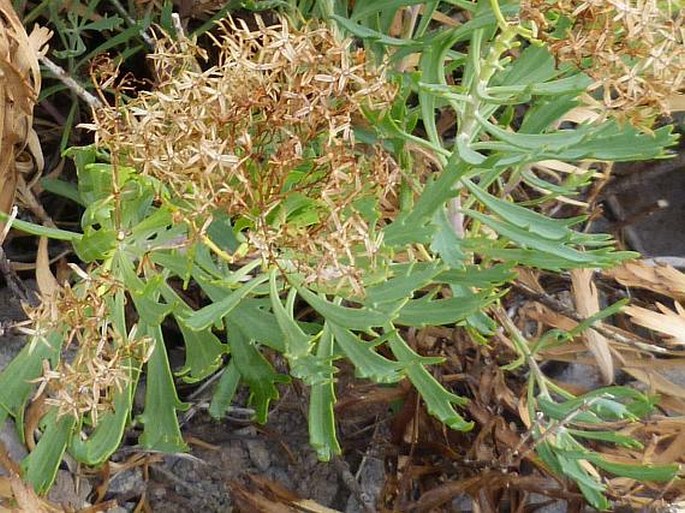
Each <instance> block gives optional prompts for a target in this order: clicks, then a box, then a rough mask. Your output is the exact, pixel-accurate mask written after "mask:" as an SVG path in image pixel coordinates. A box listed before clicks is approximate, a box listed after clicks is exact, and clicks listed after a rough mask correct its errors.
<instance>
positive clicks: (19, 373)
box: [0, 330, 64, 417]
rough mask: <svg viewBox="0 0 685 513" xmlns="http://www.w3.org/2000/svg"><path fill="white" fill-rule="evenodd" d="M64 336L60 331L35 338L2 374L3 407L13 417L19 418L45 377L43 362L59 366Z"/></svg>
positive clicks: (0, 402) (0, 394)
mask: <svg viewBox="0 0 685 513" xmlns="http://www.w3.org/2000/svg"><path fill="white" fill-rule="evenodd" d="M63 340H64V334H63V333H61V332H60V331H58V330H55V331H51V332H49V333H47V335H46V336H45V338H44V339H42V338H38V337H32V338H31V340H30V342H29V344H27V345H26V346H24V347H23V348H22V350H21V351H20V352H19V354H18V355H17V356H15V357H14V359H12V361H11V362H10V363H9V365H7V367H5V369H4V370H3V371H2V372H0V406H2V408H3V409H4V410H5V411H7V412H8V413H9V414H10V415H12V416H14V417H16V416H18V415H20V411H22V410H23V408H24V405H25V404H26V402H27V401H28V399H29V397H30V396H31V394H32V392H33V390H34V389H35V387H36V384H35V380H36V379H37V378H39V377H40V376H41V375H42V374H43V360H46V359H47V360H49V361H50V362H51V366H52V367H53V368H54V366H55V365H56V364H57V361H58V360H59V351H60V348H61V347H62V342H63Z"/></svg>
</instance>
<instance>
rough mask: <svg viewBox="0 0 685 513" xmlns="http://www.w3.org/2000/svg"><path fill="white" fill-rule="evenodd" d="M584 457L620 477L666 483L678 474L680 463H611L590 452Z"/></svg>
mask: <svg viewBox="0 0 685 513" xmlns="http://www.w3.org/2000/svg"><path fill="white" fill-rule="evenodd" d="M583 457H584V459H586V460H588V461H590V462H592V463H594V464H595V465H597V466H598V467H599V468H601V469H602V470H604V471H606V472H609V473H611V474H614V475H616V476H620V477H628V478H630V479H635V480H637V481H640V482H643V481H653V482H657V483H667V482H669V481H670V480H672V479H673V478H675V477H676V476H677V475H678V472H679V470H680V465H678V464H677V463H673V464H671V465H644V464H641V463H639V462H637V461H636V462H635V464H634V465H630V464H627V463H613V462H611V461H607V460H606V459H604V458H603V457H602V456H601V455H600V454H597V453H590V454H586V455H584V456H583Z"/></svg>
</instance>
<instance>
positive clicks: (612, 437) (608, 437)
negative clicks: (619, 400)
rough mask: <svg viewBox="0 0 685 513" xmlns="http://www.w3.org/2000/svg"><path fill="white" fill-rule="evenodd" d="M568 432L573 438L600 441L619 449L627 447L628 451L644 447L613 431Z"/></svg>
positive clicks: (632, 439)
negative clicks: (616, 446)
mask: <svg viewBox="0 0 685 513" xmlns="http://www.w3.org/2000/svg"><path fill="white" fill-rule="evenodd" d="M568 432H569V433H570V434H571V435H573V436H574V437H581V438H587V439H588V440H601V441H603V442H611V443H614V444H616V445H620V446H621V447H628V448H630V449H643V448H644V445H642V444H641V443H640V442H638V441H637V440H635V439H634V438H631V437H629V436H626V435H622V434H620V433H615V432H613V431H588V430H583V429H569V430H568Z"/></svg>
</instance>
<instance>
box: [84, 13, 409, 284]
mask: <svg viewBox="0 0 685 513" xmlns="http://www.w3.org/2000/svg"><path fill="white" fill-rule="evenodd" d="M256 24H257V28H256V29H254V30H253V29H250V28H248V26H247V24H246V23H245V22H244V21H243V20H232V19H228V20H225V21H224V22H223V23H222V24H221V25H220V34H219V35H218V36H217V37H215V39H214V45H215V48H214V50H213V51H215V53H216V54H217V55H218V57H217V59H216V64H214V65H213V66H211V67H209V68H208V69H205V70H202V69H200V68H199V66H197V61H196V60H195V59H196V58H197V57H198V52H197V48H196V47H195V46H194V44H192V42H188V41H186V42H182V43H178V42H177V43H173V42H170V41H169V40H161V41H160V42H159V46H158V49H157V50H156V52H155V53H154V55H153V56H152V61H153V64H154V67H155V72H156V76H157V77H158V83H157V84H156V86H155V87H154V89H153V90H152V91H150V92H145V93H141V94H140V95H139V96H138V97H137V98H136V99H134V100H132V101H131V102H129V103H127V104H126V105H124V106H123V107H121V108H116V107H111V108H109V109H106V110H105V111H103V112H100V113H98V114H97V119H96V130H97V132H96V133H97V141H98V144H99V145H100V146H102V147H104V148H106V149H108V150H109V151H110V152H111V153H112V155H115V156H117V158H118V159H119V162H120V163H121V164H124V165H128V166H132V167H134V168H136V169H137V170H139V172H141V173H143V174H146V175H150V176H153V177H155V178H157V179H159V180H162V181H163V182H164V183H165V184H167V185H168V187H169V188H170V189H171V191H172V192H173V195H174V197H175V198H176V199H180V200H181V201H180V202H178V203H177V207H178V208H179V209H180V211H181V212H182V214H183V216H182V217H183V220H184V221H185V222H188V223H189V224H191V225H192V226H195V227H203V226H206V224H207V223H206V221H207V219H208V218H210V216H213V215H216V214H217V213H222V214H226V215H228V216H230V217H231V219H232V220H233V221H234V225H238V224H240V225H241V226H244V227H245V228H244V229H243V235H244V236H245V239H246V241H247V242H248V243H249V245H250V249H251V251H252V253H254V254H258V255H259V256H261V257H262V258H263V260H264V262H265V263H266V264H269V265H278V266H279V267H280V268H281V269H283V270H284V271H287V272H291V271H292V272H297V273H299V274H300V275H301V276H302V277H303V278H304V280H305V282H308V283H312V282H322V281H330V280H335V281H336V282H346V284H347V285H352V286H353V287H354V288H355V289H357V290H359V283H360V273H361V268H362V267H364V265H369V263H370V262H371V261H372V260H373V259H374V258H376V257H377V256H378V253H379V241H378V240H377V238H378V232H379V230H378V229H377V225H378V224H379V223H380V222H381V219H382V217H383V216H382V214H376V213H375V212H378V210H379V209H380V208H381V207H380V206H381V205H382V204H384V202H385V201H386V200H387V198H388V197H389V196H390V195H392V194H393V189H394V187H395V185H396V183H397V181H398V170H397V166H396V164H395V162H394V161H393V159H392V158H391V157H390V155H389V154H388V153H387V152H385V151H384V150H383V149H382V148H380V146H377V145H371V144H362V143H361V142H359V141H357V140H356V139H355V135H354V130H353V127H354V125H355V124H359V123H363V119H364V114H363V111H364V109H374V110H380V109H386V108H387V107H388V106H389V104H390V102H391V101H392V99H393V96H394V87H393V86H392V85H390V84H389V83H388V81H387V80H386V78H385V76H384V74H383V72H382V71H377V70H374V69H372V68H371V67H370V66H369V64H368V63H367V62H366V57H365V54H364V52H363V51H362V50H355V49H353V48H352V43H351V41H349V40H348V41H343V42H341V41H338V40H337V39H336V37H335V36H334V34H333V32H332V31H331V30H330V29H328V28H326V27H325V26H322V25H317V24H316V23H311V24H308V25H305V26H304V27H303V28H301V29H295V28H293V27H292V26H291V25H290V24H289V23H288V21H287V20H286V19H285V18H283V19H281V20H280V21H279V23H278V24H276V25H271V26H266V25H265V24H264V22H263V21H262V20H261V19H260V18H259V17H257V18H256ZM213 51H210V53H212V52H213ZM362 262H363V263H364V264H362Z"/></svg>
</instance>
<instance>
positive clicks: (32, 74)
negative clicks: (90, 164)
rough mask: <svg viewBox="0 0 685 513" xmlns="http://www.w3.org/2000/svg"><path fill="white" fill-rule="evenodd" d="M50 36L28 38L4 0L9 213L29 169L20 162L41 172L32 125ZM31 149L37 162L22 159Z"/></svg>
mask: <svg viewBox="0 0 685 513" xmlns="http://www.w3.org/2000/svg"><path fill="white" fill-rule="evenodd" d="M49 36H50V33H49V31H47V30H45V29H34V30H33V32H32V33H31V36H28V35H27V34H26V31H25V30H24V26H23V25H22V22H21V20H20V19H19V17H18V16H17V14H16V12H15V11H14V8H13V6H12V2H10V0H0V71H1V73H0V148H2V149H1V150H0V210H1V211H3V212H5V213H8V212H9V210H10V209H11V207H12V204H13V202H14V195H15V191H16V187H17V183H18V175H17V173H18V170H19V168H21V169H22V170H25V169H26V168H27V166H25V165H19V166H18V162H21V161H27V160H28V161H30V162H31V161H32V162H33V163H34V164H35V166H28V168H29V169H31V168H33V167H35V168H38V169H40V166H42V162H43V156H42V153H41V150H40V145H39V144H37V142H38V137H37V136H36V134H35V132H34V131H33V128H32V124H33V106H34V104H35V102H36V99H37V97H38V93H39V92H40V86H41V75H40V69H39V66H38V58H39V56H40V52H41V51H43V49H44V47H45V43H46V42H47V39H48V38H49ZM27 147H28V148H29V152H30V153H31V154H32V156H33V159H26V158H22V153H23V152H24V150H25V148H27ZM2 226H4V225H3V224H2V223H0V229H1V228H2Z"/></svg>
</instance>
